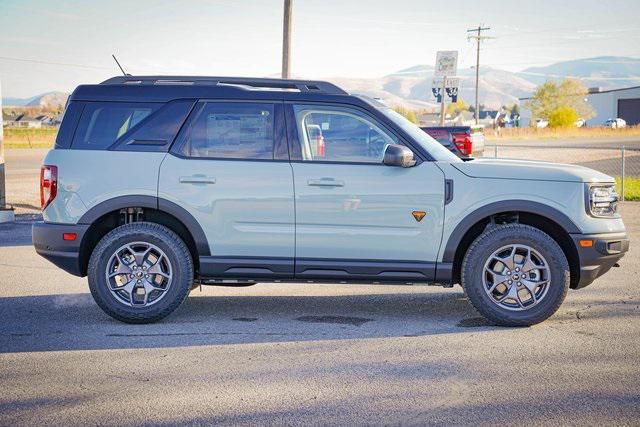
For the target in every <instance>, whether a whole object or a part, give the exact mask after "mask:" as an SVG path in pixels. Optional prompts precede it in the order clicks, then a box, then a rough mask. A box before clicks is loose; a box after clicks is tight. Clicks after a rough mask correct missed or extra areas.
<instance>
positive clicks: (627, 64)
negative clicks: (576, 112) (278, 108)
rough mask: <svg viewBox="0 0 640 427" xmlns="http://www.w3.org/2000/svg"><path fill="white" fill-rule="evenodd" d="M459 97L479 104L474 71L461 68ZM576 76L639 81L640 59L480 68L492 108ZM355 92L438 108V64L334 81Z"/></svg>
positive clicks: (617, 83)
mask: <svg viewBox="0 0 640 427" xmlns="http://www.w3.org/2000/svg"><path fill="white" fill-rule="evenodd" d="M458 75H459V76H460V86H461V87H460V95H459V97H461V98H462V99H464V100H465V101H466V102H468V103H470V104H472V103H473V102H475V70H473V69H462V70H459V73H458ZM565 77H573V78H577V79H580V80H582V82H583V84H584V85H585V86H587V87H600V88H602V89H613V88H620V87H627V86H639V85H640V59H638V58H628V57H615V56H602V57H597V58H585V59H577V60H572V61H564V62H558V63H555V64H552V65H549V66H546V67H531V68H527V69H525V70H522V71H521V72H516V73H513V72H510V71H505V70H500V69H497V68H492V67H481V69H480V102H481V103H482V104H484V105H486V106H487V107H489V108H492V109H497V108H500V106H502V105H511V104H514V103H516V102H518V98H522V97H525V96H529V95H531V94H532V93H533V91H534V90H535V88H536V86H538V85H539V84H541V83H543V82H545V81H546V80H549V79H562V78H565ZM330 80H331V81H332V82H334V83H336V84H338V85H339V86H342V87H344V88H345V89H347V90H349V91H350V92H354V93H362V94H365V95H369V96H373V97H378V98H381V99H382V100H384V101H385V102H386V103H387V104H388V105H403V106H405V107H408V108H413V109H420V108H427V109H433V108H436V104H435V103H434V101H435V100H434V98H433V96H432V94H431V82H432V80H433V67H432V66H430V65H416V66H414V67H410V68H406V69H404V70H400V71H398V72H396V73H393V74H390V75H388V76H384V77H381V78H377V79H343V78H339V77H338V78H334V79H330Z"/></svg>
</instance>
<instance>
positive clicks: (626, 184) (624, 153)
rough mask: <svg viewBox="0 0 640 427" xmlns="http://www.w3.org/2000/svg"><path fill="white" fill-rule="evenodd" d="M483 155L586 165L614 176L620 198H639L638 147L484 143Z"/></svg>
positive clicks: (639, 161)
mask: <svg viewBox="0 0 640 427" xmlns="http://www.w3.org/2000/svg"><path fill="white" fill-rule="evenodd" d="M484 157H496V158H508V159H522V160H539V161H545V162H555V163H569V164H574V165H580V166H586V167H588V168H591V169H595V170H597V171H600V172H602V173H605V174H607V175H610V176H612V177H614V178H615V179H616V184H617V187H618V193H619V194H620V198H621V200H640V148H636V147H634V148H629V147H620V148H615V147H588V146H575V145H571V146H544V145H542V146H541V145H508V144H505V145H503V144H487V145H485V151H484Z"/></svg>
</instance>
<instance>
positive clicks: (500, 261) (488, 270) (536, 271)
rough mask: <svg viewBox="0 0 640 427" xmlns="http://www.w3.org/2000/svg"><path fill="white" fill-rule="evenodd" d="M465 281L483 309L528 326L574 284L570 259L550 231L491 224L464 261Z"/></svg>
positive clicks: (504, 322) (500, 320)
mask: <svg viewBox="0 0 640 427" xmlns="http://www.w3.org/2000/svg"><path fill="white" fill-rule="evenodd" d="M461 278H462V280H461V281H462V286H463V288H464V290H465V292H466V294H467V297H468V298H469V301H470V302H471V304H472V305H473V306H474V307H475V309H476V310H478V312H480V314H482V315H483V316H484V317H486V318H487V319H489V320H490V321H492V322H494V323H496V324H498V325H501V326H529V325H533V324H535V323H539V322H542V321H543V320H545V319H547V318H548V317H549V316H551V315H552V314H553V313H555V312H556V311H557V310H558V308H559V307H560V304H562V301H563V300H564V298H565V296H566V294H567V290H568V289H569V279H570V274H569V264H568V262H567V259H566V257H565V255H564V252H563V251H562V249H561V248H560V246H559V245H558V244H557V243H556V241H555V240H553V239H552V238H551V237H550V236H549V235H548V234H546V233H544V232H543V231H541V230H539V229H537V228H534V227H531V226H529V225H524V224H506V225H497V226H493V227H491V228H489V229H487V230H486V231H485V232H484V233H482V234H481V235H480V236H479V237H478V238H477V239H476V240H475V241H474V242H473V243H472V244H471V246H470V247H469V250H468V251H467V253H466V255H465V257H464V259H463V261H462V274H461Z"/></svg>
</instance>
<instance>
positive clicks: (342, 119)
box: [33, 76, 629, 326]
mask: <svg viewBox="0 0 640 427" xmlns="http://www.w3.org/2000/svg"><path fill="white" fill-rule="evenodd" d="M40 185H41V199H42V200H41V201H42V213H43V218H44V221H43V222H38V223H35V224H34V226H33V243H34V246H35V249H36V251H37V252H38V253H39V254H40V255H42V256H44V257H45V258H47V259H48V260H50V261H52V262H53V263H54V264H56V265H58V266H59V267H61V268H63V269H64V270H66V271H68V272H70V273H71V274H75V275H77V276H85V275H86V276H88V280H89V288H90V290H91V293H92V295H93V297H94V299H95V301H96V303H97V304H98V305H99V306H100V307H101V308H102V309H103V310H104V311H105V312H106V313H108V314H109V315H111V316H112V317H114V318H116V319H119V320H121V321H124V322H131V323H146V322H152V321H155V320H158V319H160V318H162V317H164V316H166V315H168V314H169V313H171V312H172V311H173V310H174V309H176V308H177V307H178V306H179V305H180V303H181V302H182V301H183V300H184V299H185V298H186V296H187V295H188V294H189V292H190V290H191V289H192V287H194V286H197V285H233V284H236V285H247V284H252V283H256V282H280V281H283V282H285V281H292V282H305V283H313V282H333V283H350V282H356V283H371V284H378V283H385V284H394V283H395V284H415V283H430V284H441V285H444V286H453V285H454V284H457V283H459V284H461V285H462V287H463V288H464V290H465V292H466V294H467V296H468V298H469V300H470V302H471V304H473V306H474V307H475V308H476V309H477V310H478V311H479V312H480V313H481V314H482V315H484V316H485V317H487V318H488V319H489V320H490V321H492V322H495V323H496V324H499V325H512V326H519V325H531V324H534V323H537V322H540V321H542V320H544V319H546V318H547V317H549V316H550V315H552V314H553V313H554V312H555V311H556V310H557V309H558V307H559V306H560V304H561V303H562V301H563V299H564V298H565V295H566V293H567V290H568V289H569V288H571V289H578V288H582V287H584V286H586V285H588V284H589V283H591V282H593V280H594V279H596V278H597V277H599V276H600V275H602V274H603V273H605V272H606V271H607V270H609V269H610V268H611V267H612V266H614V265H615V264H616V263H617V261H618V260H619V259H620V258H621V257H622V256H623V254H624V253H625V252H626V251H627V250H628V247H629V241H628V239H627V236H626V233H625V228H624V224H623V223H622V220H621V219H620V216H619V215H618V213H617V212H616V209H617V202H618V198H617V194H616V192H615V188H614V180H613V179H612V178H611V177H609V176H606V175H603V174H601V173H599V172H596V171H594V170H591V169H587V168H584V167H579V166H570V165H559V164H551V163H540V162H530V161H516V160H496V159H476V160H470V161H463V160H461V159H459V158H458V157H456V156H455V155H454V154H452V153H451V152H450V151H449V150H447V149H446V148H444V147H443V146H442V145H440V144H439V143H438V142H436V141H435V140H434V139H432V138H431V137H430V136H429V135H427V134H426V133H425V132H423V131H422V130H420V129H419V128H418V127H416V126H415V125H413V124H412V123H410V122H409V121H407V120H406V119H404V118H403V117H402V116H400V115H399V114H397V113H395V112H394V111H393V110H392V109H390V108H387V107H385V106H384V105H382V104H379V103H378V102H376V101H375V100H372V99H369V98H366V97H361V96H355V95H349V94H347V93H346V92H345V91H343V90H342V89H340V88H338V87H336V86H334V85H332V84H330V83H326V82H319V81H300V80H275V79H244V78H219V77H153V76H151V77H138V76H123V77H115V78H111V79H109V80H107V81H105V82H103V83H102V84H97V85H83V86H79V87H78V88H77V89H76V90H75V91H74V92H73V94H72V95H71V97H70V99H69V102H68V105H67V107H66V111H65V114H64V119H63V121H62V124H61V127H60V130H59V132H58V136H57V139H56V143H55V148H54V149H52V150H51V151H50V152H49V153H48V154H47V156H46V158H45V160H44V165H43V166H42V170H41V179H40Z"/></svg>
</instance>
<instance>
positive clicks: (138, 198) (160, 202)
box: [78, 195, 211, 256]
mask: <svg viewBox="0 0 640 427" xmlns="http://www.w3.org/2000/svg"><path fill="white" fill-rule="evenodd" d="M131 207H136V208H149V209H156V210H158V211H161V212H165V213H167V214H169V215H172V216H173V217H175V218H176V219H177V220H178V221H180V222H181V223H182V224H184V226H185V227H186V228H187V230H189V233H191V237H193V241H194V242H195V245H196V249H197V251H198V255H199V256H209V255H211V251H210V249H209V242H208V241H207V236H206V235H205V234H204V230H203V229H202V227H201V226H200V224H199V223H198V221H196V219H195V218H194V217H193V215H191V214H190V213H189V212H188V211H187V210H186V209H184V208H183V207H182V206H180V205H177V204H176V203H173V202H170V201H169V200H165V199H162V198H158V197H154V196H147V195H129V196H119V197H114V198H112V199H109V200H105V201H104V202H100V203H98V204H97V205H95V206H94V207H92V208H91V209H89V210H88V211H87V212H85V213H84V215H82V217H80V220H79V221H78V224H88V225H91V224H93V223H94V222H95V221H96V220H97V219H98V218H100V217H101V216H103V215H105V214H107V213H109V212H113V211H116V210H118V209H123V208H131Z"/></svg>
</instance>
